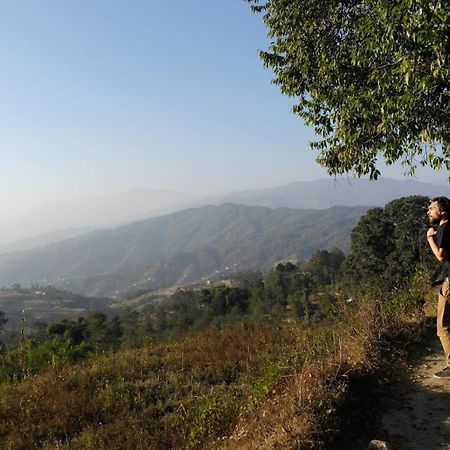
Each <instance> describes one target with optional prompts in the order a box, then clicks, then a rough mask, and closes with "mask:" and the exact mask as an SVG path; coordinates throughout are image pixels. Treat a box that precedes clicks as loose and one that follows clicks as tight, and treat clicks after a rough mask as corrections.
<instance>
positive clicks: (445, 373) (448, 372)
mask: <svg viewBox="0 0 450 450" xmlns="http://www.w3.org/2000/svg"><path fill="white" fill-rule="evenodd" d="M434 376H435V378H448V379H449V380H450V367H446V368H445V369H443V370H441V371H440V372H436V373H435V374H434Z"/></svg>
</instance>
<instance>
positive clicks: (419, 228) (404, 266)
mask: <svg viewBox="0 0 450 450" xmlns="http://www.w3.org/2000/svg"><path fill="white" fill-rule="evenodd" d="M427 204H428V199H427V197H423V196H411V197H404V198H400V199H397V200H393V201H392V202H390V203H388V204H387V205H386V206H385V208H384V209H383V208H373V209H371V210H369V211H368V212H367V213H366V214H365V215H364V216H363V217H361V219H360V220H359V222H358V224H357V225H356V227H355V228H354V229H353V231H352V235H351V245H352V252H351V254H350V255H349V256H348V258H347V259H346V260H345V262H344V264H343V273H344V277H345V279H346V280H347V282H348V283H347V284H351V285H358V284H359V283H361V282H377V281H380V282H382V284H384V285H385V286H387V287H389V288H392V287H394V286H398V285H400V284H401V283H402V282H404V281H406V280H408V279H409V278H410V277H411V275H413V274H414V272H415V269H416V266H417V264H418V263H422V264H425V265H428V262H429V252H428V248H427V243H426V240H425V238H424V236H425V233H426V229H427V226H428V224H427V218H426V211H427Z"/></svg>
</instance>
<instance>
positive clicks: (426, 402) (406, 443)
mask: <svg viewBox="0 0 450 450" xmlns="http://www.w3.org/2000/svg"><path fill="white" fill-rule="evenodd" d="M444 367H445V361H444V355H443V353H442V349H441V346H440V344H439V340H438V338H437V336H433V337H432V338H430V340H429V341H427V342H426V344H425V346H423V347H422V348H421V350H420V354H419V355H418V358H417V362H416V363H415V365H414V367H413V369H412V376H411V377H410V381H409V382H407V383H406V384H405V385H402V386H401V387H400V389H399V391H402V392H399V395H398V398H393V407H392V408H390V409H389V410H388V411H387V412H386V413H385V414H384V415H383V421H382V423H383V431H384V433H385V434H386V441H387V442H388V444H389V448H390V449H392V450H442V449H448V450H450V379H447V380H444V379H437V378H435V377H434V376H433V374H434V373H435V372H437V371H439V370H441V369H442V368H444ZM384 433H383V434H384Z"/></svg>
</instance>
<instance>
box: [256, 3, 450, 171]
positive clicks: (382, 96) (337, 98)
mask: <svg viewBox="0 0 450 450" xmlns="http://www.w3.org/2000/svg"><path fill="white" fill-rule="evenodd" d="M247 1H248V2H249V3H252V4H253V5H252V9H253V10H254V11H256V12H262V13H263V15H264V16H263V17H264V22H265V24H266V26H267V28H268V34H269V37H270V38H272V42H271V44H270V46H269V48H268V49H267V50H266V51H262V52H261V58H262V59H263V62H264V64H265V66H266V67H269V68H271V69H272V70H273V71H274V73H275V76H276V77H275V79H274V83H275V84H277V85H279V86H280V88H281V91H282V93H284V94H287V95H289V96H292V97H294V98H296V99H297V103H296V104H295V105H294V107H293V110H294V112H295V113H296V114H298V115H299V116H301V117H302V118H303V119H304V120H305V122H306V123H307V124H308V125H313V126H314V127H315V130H316V132H317V133H318V135H319V136H321V139H320V140H318V141H317V142H314V143H312V144H311V146H312V148H313V149H316V150H318V151H319V155H318V157H317V161H318V162H319V163H320V164H321V165H322V166H324V167H325V168H327V170H328V172H329V173H330V175H336V174H343V173H352V174H354V175H356V176H362V175H369V176H370V178H372V179H376V178H377V177H378V175H379V174H380V170H379V164H378V160H379V159H380V158H381V159H384V161H385V162H386V163H387V164H388V165H389V164H392V163H394V162H396V161H401V162H402V164H404V166H405V171H406V173H408V174H413V173H414V171H415V169H416V167H417V165H418V164H420V165H430V166H431V167H432V168H434V169H441V168H445V169H447V170H449V169H450V126H449V125H450V65H449V55H450V2H446V1H440V0H431V1H430V0H402V1H398V0H362V1H361V0H339V1H336V0H265V1H263V0H247Z"/></svg>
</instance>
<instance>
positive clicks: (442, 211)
mask: <svg viewBox="0 0 450 450" xmlns="http://www.w3.org/2000/svg"><path fill="white" fill-rule="evenodd" d="M427 215H428V220H429V221H430V223H431V224H432V225H433V224H439V223H440V222H441V221H442V220H447V219H450V200H449V199H448V198H447V197H435V198H433V199H432V200H431V202H430V205H429V206H428V213H427Z"/></svg>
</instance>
